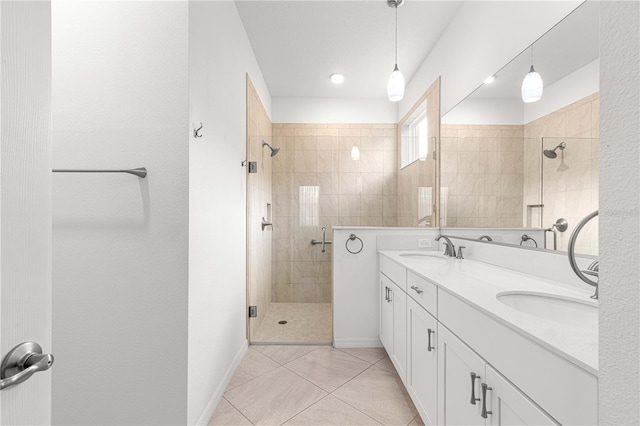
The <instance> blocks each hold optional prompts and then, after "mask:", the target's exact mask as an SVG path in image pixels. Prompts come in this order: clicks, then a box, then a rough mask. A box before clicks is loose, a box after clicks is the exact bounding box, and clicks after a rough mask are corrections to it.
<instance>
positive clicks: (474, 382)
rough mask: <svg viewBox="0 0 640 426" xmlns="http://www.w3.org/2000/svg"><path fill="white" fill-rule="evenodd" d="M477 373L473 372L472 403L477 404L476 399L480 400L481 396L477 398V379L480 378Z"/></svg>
mask: <svg viewBox="0 0 640 426" xmlns="http://www.w3.org/2000/svg"><path fill="white" fill-rule="evenodd" d="M479 378H480V376H478V375H477V374H476V373H474V372H471V401H469V402H470V403H471V405H476V401H480V398H476V379H479Z"/></svg>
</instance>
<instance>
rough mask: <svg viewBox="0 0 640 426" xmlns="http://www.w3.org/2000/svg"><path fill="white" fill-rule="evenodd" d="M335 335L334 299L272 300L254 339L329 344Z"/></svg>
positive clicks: (260, 341)
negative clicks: (327, 300) (310, 300)
mask: <svg viewBox="0 0 640 426" xmlns="http://www.w3.org/2000/svg"><path fill="white" fill-rule="evenodd" d="M281 320H285V321H287V323H286V324H284V325H282V324H278V322H279V321H281ZM332 338H333V317H332V312H331V303H271V305H270V307H269V310H268V312H267V314H266V315H265V316H264V319H263V320H262V324H260V328H258V330H257V331H256V334H255V335H254V338H253V342H252V343H305V344H310V343H316V344H318V343H320V344H322V343H324V344H328V343H331V341H332Z"/></svg>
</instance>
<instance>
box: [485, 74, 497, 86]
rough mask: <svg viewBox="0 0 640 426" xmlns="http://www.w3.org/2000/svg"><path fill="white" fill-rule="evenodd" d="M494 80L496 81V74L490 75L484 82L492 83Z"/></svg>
mask: <svg viewBox="0 0 640 426" xmlns="http://www.w3.org/2000/svg"><path fill="white" fill-rule="evenodd" d="M494 81H496V76H495V75H490V76H489V77H487V78H485V79H484V84H491V83H493V82H494Z"/></svg>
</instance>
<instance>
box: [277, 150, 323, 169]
mask: <svg viewBox="0 0 640 426" xmlns="http://www.w3.org/2000/svg"><path fill="white" fill-rule="evenodd" d="M275 158H277V156H276V157H275ZM294 163H295V164H294V168H293V170H294V171H295V172H296V173H312V172H314V173H315V172H316V168H317V154H316V151H295V156H294Z"/></svg>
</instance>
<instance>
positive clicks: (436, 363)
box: [379, 256, 598, 426]
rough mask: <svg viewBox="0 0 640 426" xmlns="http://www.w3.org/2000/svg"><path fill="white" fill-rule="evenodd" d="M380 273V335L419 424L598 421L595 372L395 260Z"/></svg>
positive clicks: (384, 263)
mask: <svg viewBox="0 0 640 426" xmlns="http://www.w3.org/2000/svg"><path fill="white" fill-rule="evenodd" d="M379 276H380V292H381V293H380V340H381V341H382V343H383V345H384V347H385V349H386V350H387V353H388V354H389V357H390V359H391V360H392V362H393V365H394V366H395V368H396V370H397V372H398V374H399V376H400V378H401V379H402V382H403V383H404V385H405V386H406V388H407V391H408V393H409V395H410V396H411V399H412V401H413V403H414V404H415V406H416V408H417V410H418V412H419V413H420V417H421V418H422V420H423V422H424V423H425V424H426V425H433V424H438V425H482V426H489V425H557V424H563V425H589V424H597V418H598V415H597V389H598V387H597V377H596V376H595V375H593V374H591V373H590V372H588V371H587V370H585V369H583V368H581V367H580V366H579V365H577V364H575V363H572V362H570V361H568V360H566V359H564V358H562V357H561V356H558V354H557V353H554V351H553V350H552V348H551V349H550V348H547V347H545V346H543V345H541V344H539V343H537V342H534V341H532V340H531V339H530V338H529V337H528V336H526V335H525V334H523V333H521V332H518V331H517V330H516V329H514V328H513V327H511V326H510V325H509V324H507V323H505V322H504V321H498V320H497V319H495V318H494V317H492V316H491V315H490V314H489V313H487V312H484V311H482V310H480V309H478V308H477V307H475V306H474V305H473V304H472V303H470V302H469V301H468V300H466V299H463V298H460V297H459V296H458V295H457V294H455V293H453V292H451V291H449V290H448V289H447V288H443V287H442V286H440V285H437V284H436V283H435V282H434V281H432V280H431V279H427V278H425V277H424V276H422V275H418V274H416V273H415V272H414V271H412V270H411V269H407V268H406V267H403V266H402V264H401V263H399V262H394V261H392V260H390V259H389V258H387V257H385V256H381V257H380V274H379ZM396 281H398V282H396Z"/></svg>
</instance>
